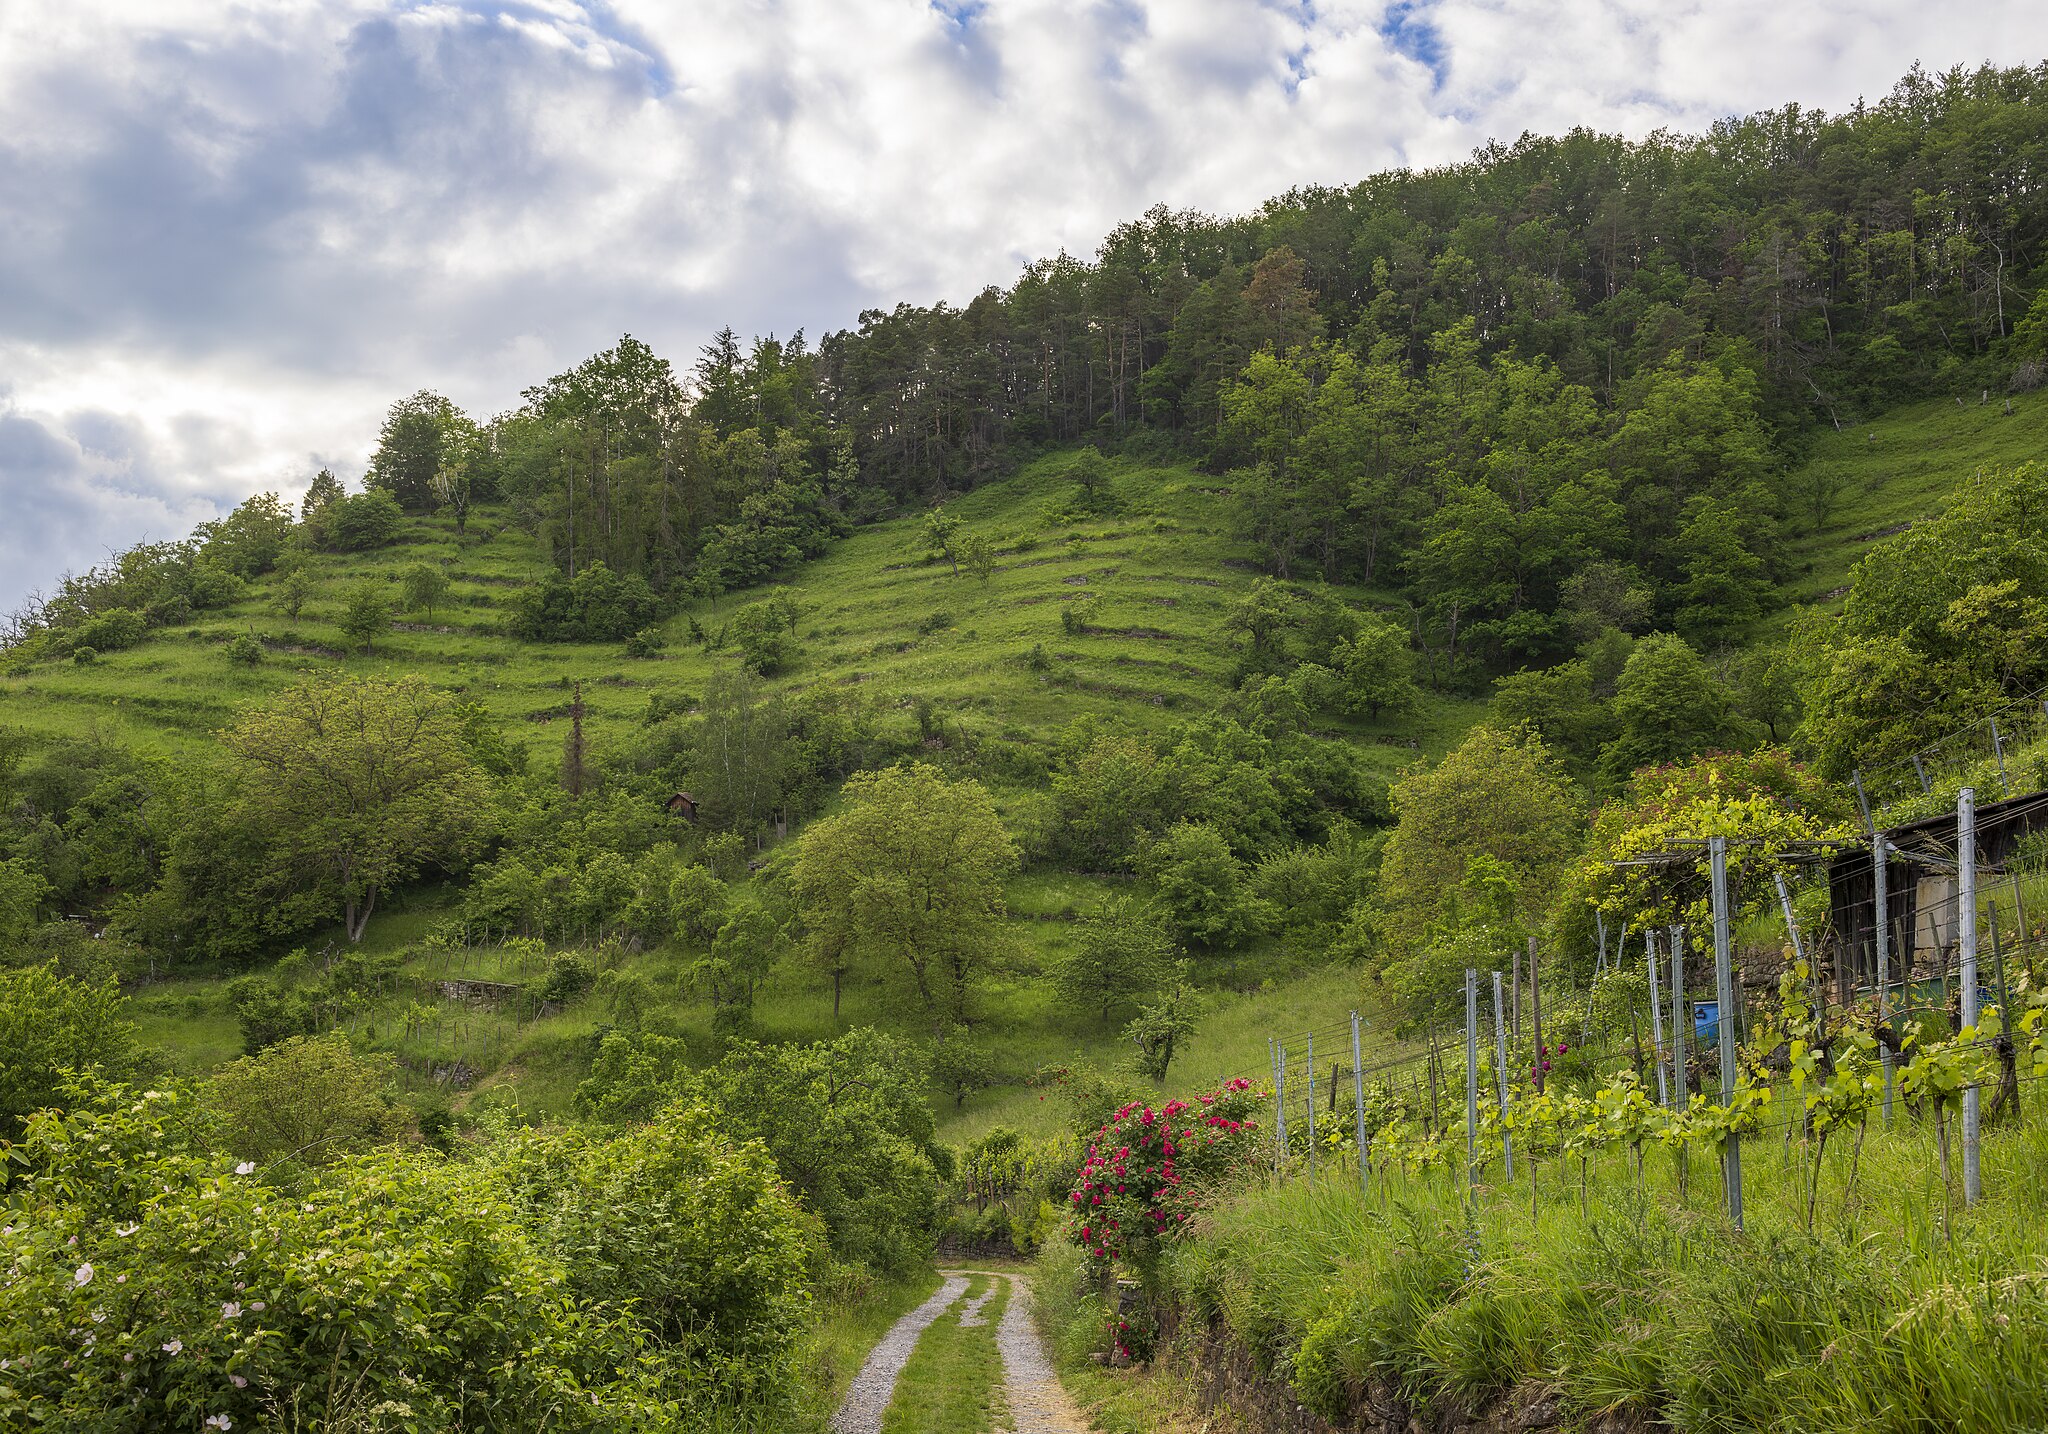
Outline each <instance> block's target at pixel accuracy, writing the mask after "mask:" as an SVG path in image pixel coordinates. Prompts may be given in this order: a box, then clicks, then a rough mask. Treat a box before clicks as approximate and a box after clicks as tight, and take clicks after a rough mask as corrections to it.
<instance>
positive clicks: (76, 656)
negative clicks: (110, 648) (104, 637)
mask: <svg viewBox="0 0 2048 1434" xmlns="http://www.w3.org/2000/svg"><path fill="white" fill-rule="evenodd" d="M71 660H72V661H73V662H75V663H77V664H78V665H79V666H80V667H90V666H92V665H93V664H94V663H95V662H98V661H99V660H100V654H99V649H98V648H95V647H74V648H72V649H71Z"/></svg>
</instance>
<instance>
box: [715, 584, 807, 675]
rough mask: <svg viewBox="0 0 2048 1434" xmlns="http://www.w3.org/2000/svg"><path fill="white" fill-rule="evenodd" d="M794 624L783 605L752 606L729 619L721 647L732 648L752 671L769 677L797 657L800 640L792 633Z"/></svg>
mask: <svg viewBox="0 0 2048 1434" xmlns="http://www.w3.org/2000/svg"><path fill="white" fill-rule="evenodd" d="M792 625H793V623H792V622H791V621H790V620H789V617H788V614H787V612H786V611H785V609H784V608H783V607H782V606H781V605H779V604H777V603H772V602H757V603H749V604H747V606H745V607H743V608H741V609H740V610H739V611H737V612H735V613H734V614H733V615H732V616H731V617H730V618H729V619H727V621H726V624H725V629H724V631H723V632H722V633H721V634H720V639H721V645H729V646H731V647H732V648H733V649H734V650H735V651H736V652H738V653H739V655H740V660H741V661H742V662H744V663H745V664H746V665H747V667H748V668H749V669H750V670H752V671H754V672H758V673H761V674H762V675H764V676H767V675H770V674H773V673H776V672H779V671H781V670H782V669H783V668H784V667H786V666H787V665H788V664H789V662H790V661H791V659H792V658H794V657H795V655H796V650H797V644H796V640H795V639H794V638H793V637H791V636H790V634H789V632H788V628H789V627H790V626H792Z"/></svg>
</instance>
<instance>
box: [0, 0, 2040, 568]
mask: <svg viewBox="0 0 2048 1434" xmlns="http://www.w3.org/2000/svg"><path fill="white" fill-rule="evenodd" d="M2044 51H2048V11H2043V10H2042V9H2041V7H2038V6H2036V5H2032V4H2024V3H2020V0H1985V3H1981V4H1978V5H1974V6H1972V7H1969V8H1968V9H1967V10H1964V11H1958V10H1956V9H1954V8H1953V7H1932V6H1921V5H1916V4H1911V3H1908V2H1907V0H1826V2H1825V3H1808V4H1804V5H1787V4H1784V3H1782V0H1772V3H1764V0H1721V3H1716V4H1713V5H1707V4H1685V5H1673V4H1671V3H1668V0H1540V3H1539V0H1405V3H1391V4H1390V3H1386V0H1321V3H1316V4H1308V3H1280V0H1267V3H1260V2H1259V0H945V3H925V0H692V3H690V4H685V5H678V4H674V3H671V0H618V3H616V4H612V5H608V6H606V5H599V4H597V3H594V0H592V3H576V2H575V0H530V2H529V3H518V0H505V3H495V4H493V3H482V0H479V3H469V4H457V3H374V0H272V3H266V4H264V5H260V6H244V5H237V6H221V5H218V4H215V3H211V0H133V2H132V3H115V0H73V2H72V3H68V4H66V5H62V6H55V7H51V6H9V7H4V8H0V395H4V398H0V603H4V602H6V601H9V600H11V599H12V598H13V597H15V596H17V595H18V594H19V593H20V592H22V591H24V590H26V589H27V588H29V587H30V586H33V585H37V584H46V583H47V582H48V581H49V580H50V579H52V578H53V577H55V575H56V574H57V572H58V571H59V570H61V569H62V568H64V567H66V566H76V565H79V564H82V563H86V562H90V561H92V560H93V559H94V558H96V557H97V556H99V555H100V554H101V552H102V551H103V549H104V548H105V547H107V546H119V545H121V544H124V543H126V542H131V541H134V540H136V539H138V538H141V537H143V536H157V537H161V536H167V535H170V534H171V533H173V532H177V531H182V530H183V528H184V527H186V526H188V525H189V523H190V522H191V521H193V520H194V519H195V518H199V517H204V516H207V515H209V514H210V513H212V512H213V511H214V509H215V505H217V504H224V503H229V502H232V501H234V500H235V499H236V498H238V497H240V496H242V495H244V494H246V493H248V492H250V491H254V490H256V489H258V488H261V487H276V486H282V487H284V488H286V489H287V490H295V489H296V488H297V487H298V486H300V485H302V484H303V482H304V481H305V479H306V478H307V477H308V476H309V475H310V474H311V473H312V472H313V471H314V470H315V469H316V468H317V467H318V466H320V465H321V464H322V463H329V464H332V465H334V466H335V467H336V468H337V469H338V470H342V471H350V472H352V471H357V470H359V469H360V466H361V463H362V461H363V458H364V455H365V453H366V450H367V447H368V445H369V443H370V441H371V440H372V439H373V437H374V434H375V430H376V424H377V419H378V417H379V414H380V412H381V409H382V408H383V406H384V405H385V404H386V403H388V402H389V401H390V400H391V399H392V398H395V397H397V396H398V395H400V394H403V393H407V392H410V391H411V390H413V389H415V388H418V387H421V386H432V387H435V388H438V389H441V390H442V391H444V392H447V393H449V394H450V395H451V396H452V397H454V398H455V399H456V400H457V401H458V402H460V403H462V404H464V405H465V406H467V407H471V408H473V409H477V410H481V411H484V412H490V411H495V410H497V409H500V408H503V407H505V406H507V405H509V404H511V403H513V402H515V401H516V399H517V394H518V390H519V388H520V387H521V386H523V385H524V384H526V383H530V382H532V381H534V380H536V379H538V378H542V377H545V376H546V375H547V374H549V373H551V372H554V371H556V370H557V369H559V368H561V367H564V366H566V365H567V364H569V363H572V362H574V361H575V360H577V359H578V358H580V357H582V356H583V355H584V354H586V353H589V352H591V351H592V350H594V349H596V348H598V347H601V346H603V345H604V344H606V343H608V342H610V341H611V340H612V339H614V338H616V336H617V335H618V334H619V333H620V332H622V331H627V330H630V331H632V332H634V333H636V334H638V335H640V336H642V337H644V338H646V339H648V340H649V341H650V342H652V343H654V344H655V346H656V347H657V348H658V349H659V350H661V351H663V352H666V353H668V354H670V355H671V356H673V357H675V358H677V359H679V360H683V361H687V360H688V359H689V358H690V357H691V356H692V355H693V354H694V351H695V349H696V347H697V345H698V344H699V343H701V342H702V341H703V339H704V338H705V337H706V336H707V335H708V334H709V333H710V332H711V330H713V329H714V328H716V327H717V326H718V325H719V324H721V323H726V322H730V323H731V324H733V325H734V327H736V328H738V329H739V330H740V331H741V332H742V333H753V332H765V331H767V330H770V329H773V330H776V331H780V332H784V333H787V332H788V331H789V330H790V329H792V328H794V327H796V326H798V325H803V326H805V327H807V328H808V329H809V330H810V331H811V332H812V333H813V334H814V335H815V334H817V333H820V332H822V331H823V330H825V329H827V328H831V327H838V326H842V325H845V324H849V323H851V322H853V320H854V318H855V315H856V314H857V313H858V312H859V310H860V309H862V308H864V307H868V306H872V305H884V306H886V305H890V304H893V303H894V302H896V301H897V300H899V299H910V300H914V301H919V302H929V301H931V300H934V299H940V298H945V299H949V300H952V301H955V302H960V301H964V300H965V299H967V298H969V297H971V296H972V295H973V294H974V293H975V292H976V291H977V290H979V289H980V288H981V287H982V286H984V285H985V284H988V283H1007V282H1008V281H1009V280H1010V279H1012V278H1013V277H1014V275H1015V272H1016V268H1017V266H1018V264H1019V263H1020V262H1021V261H1022V260H1024V259H1026V258H1030V257H1035V256H1038V255H1044V254H1050V253H1053V252H1055V251H1057V250H1059V249H1061V248H1066V249H1068V250H1069V251H1071V252H1076V253H1083V254H1085V253H1089V252H1091V251H1092V250H1093V248H1094V246H1095V244H1096V242H1097V241H1098V240H1099V239H1100V238H1101V236H1102V235H1103V234H1104V233H1105V232H1106V231H1107V230H1108V229H1109V228H1110V227H1111V226H1112V225H1113V224H1115V223H1116V222H1118V221H1119V220H1122V219H1125V218H1129V217H1133V216H1135V215H1137V214H1139V213H1141V212H1142V211H1143V210H1144V209H1146V208H1147V207H1148V206H1150V205H1151V204H1153V203H1158V202H1163V203H1166V204H1168V205H1171V206H1174V207H1182V206H1188V207H1195V208H1200V209H1206V210H1211V211H1220V212H1227V211H1232V210H1238V209H1243V208H1247V207H1250V206H1252V205H1255V204H1257V203H1258V202H1259V201H1260V200H1262V199H1264V198H1265V197H1267V196H1268V195H1271V194H1275V193H1279V192H1282V191H1284V190H1286V189H1288V188H1290V187H1293V186H1295V185H1300V184H1317V183H1320V184H1333V185H1335V184H1344V183H1348V182H1350V181H1353V180H1355V179H1358V178H1360V177H1362V176H1364V175H1366V174H1368V173H1371V172H1372V171H1374V170H1376V169H1381V168H1385V167H1388V166H1390V165H1395V164H1416V165H1420V164H1432V163H1442V162H1446V161H1450V160H1455V159H1457V158H1459V157H1461V156H1462V155H1464V154H1465V153H1467V152H1468V151H1469V150H1470V149H1471V148H1472V147H1473V146H1474V145H1476V144H1478V143H1480V142H1483V141H1484V140H1486V139H1488V138H1490V137H1496V136H1497V137H1500V138H1504V139H1512V138H1513V137H1515V136H1516V135H1518V134H1520V133H1522V132H1523V131H1525V130H1533V131H1538V132H1543V131H1555V130H1559V129H1562V128H1565V127H1568V126H1571V125H1576V124H1585V125H1591V126H1595V127H1598V128H1602V129H1609V130H1613V129H1619V130H1622V131H1625V132H1628V133H1632V134H1641V133H1645V132H1647V131H1649V130H1651V129H1653V128H1657V127H1659V126H1666V127H1673V128H1695V127H1698V126H1701V125H1704V124H1706V123H1708V122H1711V121H1712V120H1713V119H1715V118H1718V117H1720V116H1722V115H1724V114H1730V113H1739V112H1743V111H1747V110H1751V109H1755V108H1759V107H1763V106H1767V105H1775V104H1779V103H1783V102H1785V101H1788V100H1797V101H1799V102H1801V103H1805V104H1815V105H1820V106H1822V107H1826V108H1840V107H1843V106H1845V105H1847V104H1848V103H1850V102H1851V101H1853V100H1854V99H1855V98H1856V97H1857V96H1858V95H1871V96H1875V95H1878V94H1881V93H1883V92H1884V91H1885V90H1887V89H1888V88H1889V87H1890V85H1891V83H1892V82H1893V80H1895V79H1896V78H1897V76H1898V75H1899V74H1900V73H1902V72H1903V71H1904V70H1905V69H1906V67H1907V66H1908V65H1909V64H1911V63H1912V62H1913V61H1914V60H1915V59H1919V60H1923V61H1925V62H1926V63H1927V64H1928V65H1929V66H1931V67H1934V68H1941V67H1945V66H1947V65H1950V64H1955V63H1975V62H1977V61H1980V60H1983V59H1987V58H1989V59H1993V60H1996V61H1999V62H2002V63H2015V62H2022V61H2030V60H2033V59H2036V58H2038V57H2039V56H2040V55H2041V54H2042V53H2043V52H2044ZM110 433H111V434H117V435H119V436H120V437H119V441H118V443H115V442H114V441H113V440H111V439H108V438H107V437H106V435H108V434H110ZM95 444H99V445H100V446H99V447H95ZM109 444H112V447H111V448H109V447H108V445H109Z"/></svg>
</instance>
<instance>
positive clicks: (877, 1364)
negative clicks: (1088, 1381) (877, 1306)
mask: <svg viewBox="0 0 2048 1434" xmlns="http://www.w3.org/2000/svg"><path fill="white" fill-rule="evenodd" d="M939 1273H940V1274H941V1275H943V1276H945V1283H943V1284H941V1285H940V1286H939V1292H938V1293H937V1294H935V1295H933V1296H932V1297H931V1298H930V1299H928V1300H926V1301H925V1302H924V1303H923V1304H921V1305H919V1306H918V1307H917V1308H916V1309H914V1310H912V1311H911V1312H910V1313H909V1314H907V1315H905V1316H903V1318H902V1319H900V1320H898V1321H896V1324H895V1325H894V1327H893V1328H891V1329H890V1331H889V1332H888V1333H887V1334H886V1335H884V1336H882V1339H881V1341H880V1342H879V1343H878V1344H876V1346H875V1347H874V1349H872V1350H871V1351H869V1353H868V1357H867V1359H866V1360H865V1361H864V1362H863V1363H862V1364H861V1367H860V1373H858V1374H856V1375H855V1376H854V1377H853V1384H852V1385H851V1386H850V1387H849V1388H848V1389H847V1391H846V1401H845V1403H843V1404H841V1405H840V1406H839V1412H838V1413H837V1414H835V1415H833V1416H832V1430H833V1434H879V1431H880V1429H881V1427H882V1415H883V1414H884V1412H886V1411H887V1409H888V1408H889V1400H890V1397H891V1396H892V1395H893V1394H894V1392H895V1389H896V1376H897V1375H899V1374H901V1373H902V1372H903V1366H904V1365H905V1364H907V1363H909V1362H910V1355H911V1351H912V1350H914V1349H916V1348H917V1342H918V1340H919V1339H920V1338H922V1337H923V1335H924V1332H925V1331H926V1330H927V1329H929V1328H930V1327H931V1326H932V1324H933V1322H934V1321H936V1320H937V1319H938V1318H939V1316H940V1315H942V1314H944V1313H945V1312H946V1311H947V1310H949V1309H951V1308H952V1306H953V1303H954V1301H956V1300H958V1299H959V1298H960V1296H961V1295H963V1294H965V1293H966V1292H967V1281H968V1279H969V1277H970V1276H973V1275H986V1276H987V1277H988V1280H989V1288H988V1290H987V1291H986V1292H985V1293H983V1294H982V1295H981V1297H980V1298H979V1299H976V1300H972V1301H970V1302H969V1303H968V1305H967V1307H966V1308H965V1309H964V1310H963V1312H962V1317H961V1320H960V1324H961V1327H962V1328H969V1327H971V1326H974V1325H979V1324H984V1323H986V1317H985V1316H984V1315H983V1314H982V1312H981V1311H982V1307H983V1306H984V1305H986V1304H987V1303H988V1301H989V1299H990V1297H991V1296H993V1295H994V1293H995V1288H996V1286H995V1282H996V1281H997V1280H1006V1281H1008V1282H1009V1286H1010V1298H1009V1300H1008V1301H1007V1302H1006V1303H1005V1304H1004V1305H1003V1317H1002V1318H1001V1319H1000V1320H998V1321H997V1322H996V1349H997V1350H998V1352H1000V1353H1001V1355H1002V1357H1003V1399H1004V1402H1005V1403H1006V1404H1007V1405H1008V1408H1009V1416H1008V1418H1007V1419H1005V1420H1004V1421H1003V1424H1002V1427H1001V1429H1000V1430H996V1431H991V1434H1092V1430H1091V1427H1090V1425H1089V1423H1088V1421H1087V1420H1086V1419H1085V1418H1083V1417H1082V1414H1081V1411H1080V1410H1079V1408H1077V1407H1076V1406H1075V1404H1074V1401H1073V1400H1072V1399H1070V1398H1068V1397H1067V1391H1066V1390H1064V1389H1062V1388H1061V1387H1060V1381H1059V1376H1058V1375H1056V1374H1054V1373H1053V1368H1052V1361H1051V1360H1050V1359H1048V1358H1047V1357H1046V1353H1045V1342H1044V1341H1043V1340H1042V1339H1040V1338H1039V1335H1038V1326H1037V1324H1035V1323H1034V1322H1033V1321H1032V1318H1031V1285H1030V1283H1029V1282H1028V1281H1026V1280H1023V1279H1020V1278H1019V1277H1017V1276H1015V1275H1011V1274H1005V1273H1003V1272H1002V1271H999V1270H941V1271H940V1272H939Z"/></svg>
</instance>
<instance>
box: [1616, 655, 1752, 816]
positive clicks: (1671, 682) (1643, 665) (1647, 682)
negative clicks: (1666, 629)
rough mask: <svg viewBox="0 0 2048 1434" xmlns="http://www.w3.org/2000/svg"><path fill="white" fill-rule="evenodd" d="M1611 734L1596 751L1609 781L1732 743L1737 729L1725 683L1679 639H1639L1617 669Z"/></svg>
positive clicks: (1736, 739)
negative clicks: (1606, 741) (1619, 668)
mask: <svg viewBox="0 0 2048 1434" xmlns="http://www.w3.org/2000/svg"><path fill="white" fill-rule="evenodd" d="M1612 720H1613V722H1614V728H1615V735H1614V737H1613V739H1612V740H1611V741H1609V742H1608V743H1607V745H1606V746H1605V747H1603V748H1602V749H1601V752H1600V767H1601V771H1602V773H1603V774H1604V775H1605V776H1606V778H1607V779H1608V781H1610V782H1613V783H1615V784H1619V783H1621V782H1624V781H1626V780H1627V779H1628V776H1629V774H1630V773H1632V772H1634V771H1637V770H1638V769H1640V768H1643V767H1651V766H1657V765H1660V764H1662V763H1667V762H1683V761H1686V760H1688V759H1689V758H1692V757H1697V756H1699V755H1701V754H1702V753H1705V752H1711V751H1714V750H1716V749H1717V748H1724V747H1732V746H1737V745H1739V744H1740V743H1741V738H1742V730H1741V727H1740V726H1739V723H1738V719H1737V717H1736V715H1735V711H1734V698H1733V694H1731V693H1730V692H1729V690H1728V688H1727V685H1726V684H1725V683H1723V682H1722V681H1721V679H1720V678H1719V677H1717V676H1715V674H1714V673H1713V671H1712V670H1711V669H1709V668H1708V666H1707V664H1706V663H1705V661H1703V660H1702V659H1701V657H1700V655H1699V654H1698V653H1697V652H1695V651H1693V649H1692V648H1691V647H1689V646H1688V645H1687V644H1686V642H1685V639H1684V638H1681V637H1673V636H1670V635H1667V634H1664V633H1658V634H1654V635H1652V636H1650V637H1646V638H1644V639H1643V640H1642V641H1640V642H1638V643H1637V644H1636V645H1635V650H1634V651H1632V652H1631V653H1630V654H1629V658H1628V664H1627V665H1626V666H1625V667H1623V668H1622V670H1621V680H1620V682H1619V684H1618V685H1617V687H1616V689H1615V694H1614V703H1613V708H1612Z"/></svg>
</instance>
